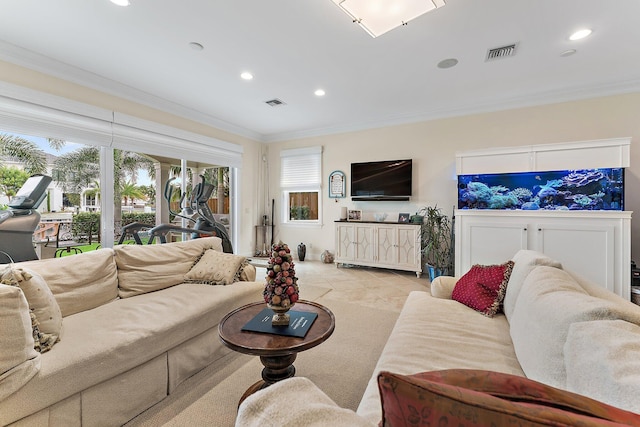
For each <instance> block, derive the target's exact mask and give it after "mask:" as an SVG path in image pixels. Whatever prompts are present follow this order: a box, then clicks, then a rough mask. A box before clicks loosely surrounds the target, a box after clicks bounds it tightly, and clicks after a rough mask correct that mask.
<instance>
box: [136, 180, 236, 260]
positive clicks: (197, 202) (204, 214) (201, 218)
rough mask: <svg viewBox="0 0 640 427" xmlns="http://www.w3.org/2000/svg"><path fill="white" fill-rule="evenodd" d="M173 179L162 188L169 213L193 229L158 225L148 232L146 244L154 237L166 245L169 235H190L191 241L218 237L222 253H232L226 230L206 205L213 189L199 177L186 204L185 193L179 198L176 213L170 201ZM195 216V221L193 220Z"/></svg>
mask: <svg viewBox="0 0 640 427" xmlns="http://www.w3.org/2000/svg"><path fill="white" fill-rule="evenodd" d="M175 179H176V178H171V179H169V180H167V182H166V184H165V187H164V198H165V199H166V200H167V204H168V206H169V212H170V213H171V214H172V215H174V216H176V217H178V218H184V219H186V220H188V221H190V222H192V223H193V224H194V225H193V228H185V227H180V226H176V225H172V224H160V225H158V226H156V227H154V228H152V229H151V230H149V233H150V238H149V242H148V244H151V243H153V240H154V239H155V238H156V237H158V238H159V239H160V242H161V243H166V236H167V234H170V233H191V238H192V239H197V238H200V237H208V236H217V237H220V238H221V239H222V250H223V252H226V253H233V246H232V245H231V239H230V238H229V234H228V233H227V229H226V228H225V226H224V224H221V223H220V222H218V221H216V219H215V216H214V214H213V212H211V209H210V208H209V205H208V204H207V201H208V200H209V197H211V194H212V193H213V190H214V189H215V187H214V186H213V185H212V184H209V183H207V181H206V179H205V177H204V175H200V179H201V182H199V183H198V184H197V185H196V186H195V187H194V188H193V191H192V192H191V196H190V197H189V200H188V204H187V205H186V206H184V200H185V198H186V193H185V194H183V195H182V196H181V197H180V206H181V207H182V210H181V211H180V212H176V211H173V210H172V209H171V199H172V198H173V186H172V185H171V183H172V182H173V181H174V180H175ZM195 214H197V219H194V218H193V216H194V215H195Z"/></svg>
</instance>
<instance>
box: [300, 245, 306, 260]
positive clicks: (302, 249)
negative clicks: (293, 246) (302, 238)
mask: <svg viewBox="0 0 640 427" xmlns="http://www.w3.org/2000/svg"><path fill="white" fill-rule="evenodd" d="M305 256H307V247H306V246H305V244H304V243H300V244H299V245H298V260H300V261H304V257H305Z"/></svg>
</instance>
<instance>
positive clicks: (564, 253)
mask: <svg viewBox="0 0 640 427" xmlns="http://www.w3.org/2000/svg"><path fill="white" fill-rule="evenodd" d="M535 228H536V229H535V236H536V242H535V243H536V245H535V246H536V248H537V250H538V251H539V252H543V253H544V254H545V255H547V256H549V257H551V258H553V259H557V260H558V261H560V262H561V263H562V266H563V267H565V268H566V269H567V270H570V271H572V272H575V273H576V274H578V275H580V276H582V277H584V278H586V279H589V280H590V281H592V282H594V283H596V284H598V285H600V286H603V287H606V288H607V289H609V290H610V291H611V292H616V289H615V286H614V285H615V281H614V277H615V271H614V270H615V263H614V258H615V254H614V252H615V246H614V241H615V239H614V236H615V227H613V226H608V225H589V224H580V223H579V222H578V221H575V222H574V224H567V223H563V224H552V223H544V224H538V225H537V227H535Z"/></svg>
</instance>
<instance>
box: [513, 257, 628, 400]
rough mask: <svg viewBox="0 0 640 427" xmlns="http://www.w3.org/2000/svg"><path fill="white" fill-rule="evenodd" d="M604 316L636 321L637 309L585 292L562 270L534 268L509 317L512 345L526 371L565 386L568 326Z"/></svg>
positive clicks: (536, 377) (537, 377)
mask: <svg viewBox="0 0 640 427" xmlns="http://www.w3.org/2000/svg"><path fill="white" fill-rule="evenodd" d="M606 319H623V320H627V321H631V322H633V323H636V324H640V310H637V309H630V308H629V307H628V306H627V305H623V304H615V303H613V302H612V301H609V300H603V299H601V298H596V297H593V296H591V295H589V294H587V293H586V292H585V291H584V290H583V289H582V287H581V286H580V285H579V284H578V283H577V282H576V281H575V279H574V278H573V277H572V276H571V275H569V274H568V273H567V272H566V271H564V270H560V269H558V268H553V267H544V266H538V267H536V268H534V269H533V271H531V273H530V274H529V275H528V276H527V278H526V280H525V282H524V284H523V285H522V289H521V291H520V295H519V296H518V300H517V301H516V306H515V309H514V310H513V314H512V317H511V322H510V333H511V338H512V340H513V346H514V349H515V352H516V354H517V355H518V361H519V362H520V365H521V366H522V369H523V371H524V372H525V374H526V375H527V377H528V378H531V379H534V380H536V381H540V382H543V383H545V384H549V385H551V386H553V387H559V388H566V379H567V374H566V369H565V358H564V345H565V342H566V340H567V334H568V333H569V327H570V326H571V324H573V323H577V322H585V321H593V320H606Z"/></svg>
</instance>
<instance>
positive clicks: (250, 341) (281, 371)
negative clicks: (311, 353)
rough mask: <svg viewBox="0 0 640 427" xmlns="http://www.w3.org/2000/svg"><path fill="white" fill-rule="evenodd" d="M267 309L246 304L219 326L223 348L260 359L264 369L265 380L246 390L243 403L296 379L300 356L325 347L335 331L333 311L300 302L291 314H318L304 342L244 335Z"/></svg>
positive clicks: (251, 334) (229, 315) (276, 337)
mask: <svg viewBox="0 0 640 427" xmlns="http://www.w3.org/2000/svg"><path fill="white" fill-rule="evenodd" d="M265 307H266V304H265V303H264V302H256V303H252V304H247V305H245V306H242V307H240V308H237V309H235V310H233V311H232V312H230V313H229V314H227V315H226V316H225V317H224V318H223V319H222V320H221V321H220V324H219V325H218V334H219V335H220V340H222V342H223V344H224V345H226V346H227V347H229V348H230V349H232V350H235V351H237V352H240V353H244V354H251V355H254V356H260V361H261V362H262V365H263V366H264V369H263V370H262V380H261V381H258V382H257V383H255V384H253V385H252V386H251V387H249V388H248V389H247V391H246V392H245V393H244V394H243V395H242V397H241V398H240V403H242V401H243V400H244V399H245V398H247V397H248V396H249V395H251V394H252V393H254V392H256V391H258V390H261V389H263V388H265V387H268V386H269V385H271V384H273V383H275V382H277V381H280V380H284V379H286V378H290V377H293V376H294V375H295V373H296V368H295V367H294V366H293V362H294V361H295V360H296V356H297V354H298V353H299V352H301V351H304V350H309V349H310V348H313V347H315V346H317V345H319V344H321V343H323V342H324V341H325V340H326V339H327V338H329V337H330V336H331V334H332V333H333V330H334V329H335V325H336V322H335V317H334V315H333V313H332V312H331V310H329V309H328V308H326V307H324V306H322V305H320V304H317V303H315V302H311V301H302V300H301V301H298V302H297V303H296V304H295V305H294V306H293V307H292V308H291V310H292V311H306V312H312V313H317V314H318V317H317V318H316V320H315V321H314V322H313V324H312V325H311V328H310V329H309V331H308V332H307V334H306V336H305V337H304V338H298V337H289V336H285V335H275V334H267V333H259V332H249V331H242V327H243V326H244V325H246V324H247V322H249V321H250V320H251V319H253V317H254V316H256V315H257V314H258V313H259V312H260V311H261V310H262V309H264V308H265Z"/></svg>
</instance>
